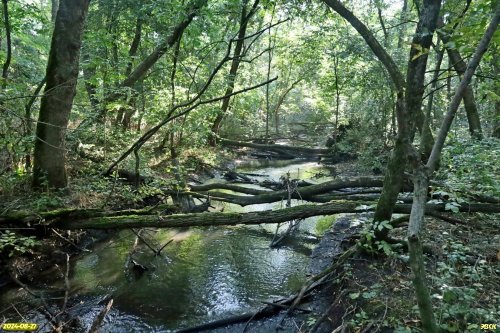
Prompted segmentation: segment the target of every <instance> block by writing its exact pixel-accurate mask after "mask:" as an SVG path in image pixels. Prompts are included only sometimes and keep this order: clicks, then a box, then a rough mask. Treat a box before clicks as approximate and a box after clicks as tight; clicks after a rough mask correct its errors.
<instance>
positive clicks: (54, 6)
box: [50, 0, 59, 23]
mask: <svg viewBox="0 0 500 333" xmlns="http://www.w3.org/2000/svg"><path fill="white" fill-rule="evenodd" d="M51 5H52V6H51V8H50V14H51V15H50V21H51V22H52V23H54V22H55V21H56V17H57V11H58V10H59V0H51Z"/></svg>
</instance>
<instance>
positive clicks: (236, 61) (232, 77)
mask: <svg viewBox="0 0 500 333" xmlns="http://www.w3.org/2000/svg"><path fill="white" fill-rule="evenodd" d="M247 4H248V0H242V1H241V15H240V27H239V29H240V30H239V31H238V40H237V41H236V45H235V46H234V53H233V59H232V60H231V68H230V69H229V76H228V82H227V88H226V93H225V95H229V94H231V93H232V92H233V90H234V84H235V82H236V74H237V73H238V68H239V66H240V62H241V55H242V51H243V47H244V44H245V35H246V31H247V27H248V21H249V20H250V18H251V17H252V16H253V14H255V12H256V10H257V6H258V4H259V0H256V1H255V2H254V4H253V6H252V8H251V9H250V12H249V13H248V14H247ZM230 100H231V98H230V97H227V98H224V99H223V100H222V106H221V108H220V111H219V112H218V113H217V116H216V117H215V120H214V122H213V124H212V133H213V135H212V136H211V138H210V140H209V143H210V145H211V146H214V145H215V143H216V138H217V135H218V134H219V131H220V126H221V123H222V119H223V118H224V116H225V114H226V112H227V110H228V108H229V102H230Z"/></svg>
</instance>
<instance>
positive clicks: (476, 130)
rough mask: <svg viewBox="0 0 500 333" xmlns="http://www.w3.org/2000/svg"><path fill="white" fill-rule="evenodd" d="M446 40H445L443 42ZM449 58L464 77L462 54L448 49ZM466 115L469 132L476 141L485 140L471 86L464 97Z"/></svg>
mask: <svg viewBox="0 0 500 333" xmlns="http://www.w3.org/2000/svg"><path fill="white" fill-rule="evenodd" d="M444 41H445V39H443V42H444ZM446 51H447V53H448V57H449V59H450V61H451V62H452V63H453V67H454V68H455V71H456V72H457V73H458V74H459V75H460V76H462V75H464V73H465V70H466V68H467V65H466V64H465V62H464V61H463V60H462V57H461V56H460V53H458V51H457V50H454V49H450V48H447V49H446ZM463 101H464V108H465V113H466V114H467V121H468V122H469V132H470V135H471V137H473V138H474V139H478V140H481V139H482V138H483V130H482V128H481V119H480V118H479V112H478V110H477V106H476V99H475V98H474V91H473V90H472V87H471V86H467V88H466V89H465V93H464V96H463Z"/></svg>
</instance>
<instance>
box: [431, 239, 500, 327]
mask: <svg viewBox="0 0 500 333" xmlns="http://www.w3.org/2000/svg"><path fill="white" fill-rule="evenodd" d="M443 248H444V249H446V250H447V255H446V260H444V261H442V262H438V263H437V271H436V274H435V275H434V276H433V280H434V284H435V285H437V286H439V292H438V293H435V294H433V295H432V297H433V298H434V299H435V300H436V301H437V302H439V306H438V307H436V308H437V309H439V310H438V312H437V319H438V321H439V322H440V327H441V328H442V329H443V330H444V331H446V332H475V331H477V328H478V327H477V326H478V325H479V324H481V323H495V322H496V320H497V319H498V317H499V316H500V310H499V309H498V306H496V305H498V302H499V301H500V294H499V293H498V291H495V290H491V289H489V288H491V284H490V285H488V281H489V280H490V279H491V277H492V276H493V275H495V274H498V272H496V271H497V270H496V269H495V266H492V265H490V264H489V263H488V262H487V261H486V260H484V259H477V260H470V253H471V248H470V247H469V246H466V245H464V244H463V243H461V242H458V241H450V242H448V243H447V244H445V245H443ZM486 295H487V296H486Z"/></svg>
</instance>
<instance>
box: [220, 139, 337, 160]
mask: <svg viewBox="0 0 500 333" xmlns="http://www.w3.org/2000/svg"><path fill="white" fill-rule="evenodd" d="M219 142H220V143H221V144H222V145H224V146H236V147H247V148H254V149H258V150H263V151H274V152H277V153H279V154H282V155H289V156H293V157H312V156H325V155H328V154H329V153H330V150H329V149H326V148H309V147H294V146H285V145H275V144H261V143H253V142H243V141H235V140H228V139H224V138H219Z"/></svg>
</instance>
